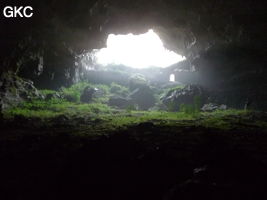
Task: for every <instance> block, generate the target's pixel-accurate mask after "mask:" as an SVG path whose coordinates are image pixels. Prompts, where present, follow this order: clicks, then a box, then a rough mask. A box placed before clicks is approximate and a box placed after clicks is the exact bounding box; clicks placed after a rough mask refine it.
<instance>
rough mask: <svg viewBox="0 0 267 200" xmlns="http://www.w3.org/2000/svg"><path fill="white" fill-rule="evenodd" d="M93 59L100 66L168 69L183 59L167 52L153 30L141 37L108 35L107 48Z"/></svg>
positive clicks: (171, 52)
mask: <svg viewBox="0 0 267 200" xmlns="http://www.w3.org/2000/svg"><path fill="white" fill-rule="evenodd" d="M95 58H96V63H97V64H100V65H105V66H106V65H109V64H118V65H119V64H122V65H125V66H129V67H133V68H146V67H168V66H170V65H173V64H175V63H178V62H180V61H182V60H184V59H185V57H183V56H181V55H178V54H176V53H175V52H173V51H170V50H167V49H166V48H165V47H164V45H163V43H162V41H161V40H160V38H159V36H158V35H157V34H156V33H155V32H154V31H153V30H149V31H148V32H147V33H145V34H141V35H133V34H128V35H114V34H110V35H109V36H108V39H107V48H103V49H100V50H98V51H97V52H96V53H95Z"/></svg>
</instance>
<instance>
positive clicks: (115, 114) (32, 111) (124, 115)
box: [4, 82, 267, 130]
mask: <svg viewBox="0 0 267 200" xmlns="http://www.w3.org/2000/svg"><path fill="white" fill-rule="evenodd" d="M86 87H94V88H97V89H98V90H97V92H96V94H95V97H93V99H92V100H91V103H87V104H84V103H81V102H80V97H81V94H82V92H83V90H84V89H85V88H86ZM40 92H41V93H42V94H43V95H44V96H45V97H47V96H48V95H50V97H49V98H46V99H45V100H32V101H30V102H24V103H22V104H20V105H18V106H16V107H13V108H10V109H9V110H6V111H5V112H4V117H5V118H7V119H14V118H15V117H17V116H20V117H24V118H30V119H34V118H38V119H42V120H43V121H46V120H53V119H54V118H56V117H58V116H66V117H67V118H68V119H70V120H72V119H75V118H80V119H81V118H82V119H88V118H90V120H92V119H94V120H99V121H101V124H97V125H96V124H94V123H93V124H94V125H93V126H94V129H95V130H96V129H99V130H114V129H117V128H126V127H128V126H133V125H137V124H140V123H145V122H151V123H153V124H155V125H160V126H161V125H163V126H170V127H176V126H179V127H181V126H191V127H196V126H201V127H206V128H217V129H223V130H227V129H234V128H236V127H238V128H240V127H241V128H242V127H245V128H247V126H248V125H249V126H253V127H263V128H266V127H267V123H266V122H264V121H263V120H261V119H257V120H250V117H251V116H252V117H253V112H252V111H244V110H225V111H214V112H209V113H205V112H201V110H200V108H201V98H200V97H199V96H196V97H195V98H194V102H193V104H181V105H177V104H175V103H170V104H169V106H168V110H169V111H172V112H167V111H160V104H159V103H158V104H159V105H158V108H155V109H154V110H150V111H140V110H138V109H137V106H136V105H130V106H128V107H127V108H126V109H124V110H120V109H113V108H110V107H109V106H108V105H107V102H108V100H109V98H110V96H112V95H119V96H127V95H128V94H129V89H128V88H126V87H124V86H121V85H119V84H116V83H112V84H111V85H101V84H91V83H88V82H80V83H77V84H74V85H72V86H71V87H69V88H61V89H60V91H53V90H41V91H40ZM178 108H179V112H177V111H175V112H173V111H174V110H178ZM83 123H85V122H83ZM78 124H79V123H78ZM91 124H92V123H91Z"/></svg>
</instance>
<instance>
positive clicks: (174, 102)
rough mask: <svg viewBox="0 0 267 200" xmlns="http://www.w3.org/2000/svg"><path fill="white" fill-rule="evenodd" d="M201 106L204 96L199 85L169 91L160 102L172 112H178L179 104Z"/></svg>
mask: <svg viewBox="0 0 267 200" xmlns="http://www.w3.org/2000/svg"><path fill="white" fill-rule="evenodd" d="M196 100H197V101H198V102H197V103H198V104H201V105H200V106H202V105H203V103H204V102H205V100H206V94H205V92H204V90H203V88H202V87H201V86H199V85H187V86H185V87H184V88H177V89H171V90H170V91H169V92H168V93H167V94H166V95H165V96H164V97H163V98H162V102H163V104H164V105H166V106H167V107H168V108H169V109H170V110H172V111H178V110H179V107H180V105H181V104H187V105H188V104H195V103H196Z"/></svg>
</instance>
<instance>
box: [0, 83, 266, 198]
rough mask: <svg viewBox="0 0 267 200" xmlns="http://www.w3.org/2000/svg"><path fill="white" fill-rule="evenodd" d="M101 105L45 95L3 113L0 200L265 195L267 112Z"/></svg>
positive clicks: (0, 149)
mask: <svg viewBox="0 0 267 200" xmlns="http://www.w3.org/2000/svg"><path fill="white" fill-rule="evenodd" d="M76 91H77V88H76V89H74V90H73V92H72V93H71V92H69V93H70V96H73V93H74V92H76ZM46 92H47V93H51V92H52V93H53V91H46ZM65 92H66V91H65ZM124 92H125V91H124ZM78 95H79V93H78ZM74 99H75V98H74ZM101 101H102V102H99V101H95V102H92V103H90V104H83V103H80V102H79V101H78V100H74V101H72V102H71V101H66V100H64V99H56V98H52V99H50V100H46V101H43V100H35V101H32V102H26V103H23V104H21V105H19V106H17V107H14V108H12V109H10V110H8V111H6V112H5V113H4V118H5V119H4V120H2V121H1V124H0V126H1V127H0V128H1V134H0V147H1V148H0V162H1V165H0V176H1V179H0V190H1V196H3V197H4V198H3V199H27V200H28V199H84V198H85V199H116V200H117V199H123V200H124V199H130V200H131V199H159V200H170V199H171V200H174V199H224V200H225V199H260V198H261V199H264V197H267V196H266V191H265V190H266V185H267V170H266V169H267V168H266V166H267V122H266V121H267V114H266V113H263V112H256V111H244V110H225V111H216V112H211V113H203V112H199V111H197V112H191V113H188V112H186V111H185V112H167V111H138V110H134V109H132V108H129V109H125V110H120V109H115V108H111V107H109V106H107V105H106V104H104V101H105V100H104V99H102V100H101Z"/></svg>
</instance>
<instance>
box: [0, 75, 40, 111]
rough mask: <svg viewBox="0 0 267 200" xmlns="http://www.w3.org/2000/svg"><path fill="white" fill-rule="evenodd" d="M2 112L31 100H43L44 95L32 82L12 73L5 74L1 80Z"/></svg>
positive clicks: (0, 102) (0, 104)
mask: <svg viewBox="0 0 267 200" xmlns="http://www.w3.org/2000/svg"><path fill="white" fill-rule="evenodd" d="M0 98H1V99H0V107H1V110H2V111H3V110H5V109H8V108H9V107H11V106H15V105H18V104H19V103H21V102H23V101H27V100H31V99H43V98H44V97H43V95H42V94H41V93H40V92H39V91H38V90H37V89H36V88H35V87H34V85H33V82H32V81H30V80H26V79H22V78H20V77H18V76H16V75H14V74H13V73H11V72H7V73H3V74H2V75H1V78H0Z"/></svg>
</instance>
